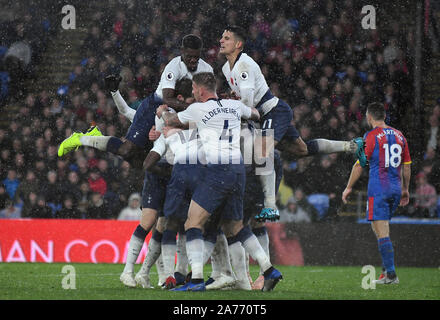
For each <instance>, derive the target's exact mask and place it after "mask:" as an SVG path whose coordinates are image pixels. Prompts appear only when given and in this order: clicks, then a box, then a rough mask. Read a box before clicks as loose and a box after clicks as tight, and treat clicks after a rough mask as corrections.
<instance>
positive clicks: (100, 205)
mask: <svg viewBox="0 0 440 320" xmlns="http://www.w3.org/2000/svg"><path fill="white" fill-rule="evenodd" d="M87 218H88V219H112V218H114V216H113V215H112V210H111V208H110V207H109V206H108V204H107V203H106V202H105V201H104V197H103V196H102V195H101V194H100V193H98V192H94V193H92V195H91V196H90V205H89V208H88V210H87Z"/></svg>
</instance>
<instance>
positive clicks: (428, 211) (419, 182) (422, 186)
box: [414, 172, 437, 218]
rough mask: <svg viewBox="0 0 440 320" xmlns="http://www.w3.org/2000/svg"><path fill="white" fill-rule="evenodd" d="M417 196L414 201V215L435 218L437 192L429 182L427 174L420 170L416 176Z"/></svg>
mask: <svg viewBox="0 0 440 320" xmlns="http://www.w3.org/2000/svg"><path fill="white" fill-rule="evenodd" d="M416 186H417V189H416V198H415V202H414V210H415V212H414V215H416V216H418V217H423V218H433V217H435V216H436V212H435V211H436V209H437V192H436V190H435V188H434V187H433V186H432V185H431V184H429V183H428V180H427V178H426V174H425V173H424V172H420V173H418V174H417V176H416Z"/></svg>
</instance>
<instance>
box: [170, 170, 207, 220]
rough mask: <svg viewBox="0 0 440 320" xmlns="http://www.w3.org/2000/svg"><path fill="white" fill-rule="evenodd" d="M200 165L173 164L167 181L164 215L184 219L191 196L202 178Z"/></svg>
mask: <svg viewBox="0 0 440 320" xmlns="http://www.w3.org/2000/svg"><path fill="white" fill-rule="evenodd" d="M202 170H203V166H202V165H197V164H175V165H174V167H173V172H172V173H171V178H170V181H169V182H168V186H167V191H166V197H165V205H164V208H163V211H164V216H165V217H167V218H168V217H175V218H179V219H182V220H186V218H187V216H188V209H189V204H190V202H191V197H192V195H193V193H194V191H195V190H196V188H197V186H198V185H199V183H200V181H201V179H202V173H203V172H202Z"/></svg>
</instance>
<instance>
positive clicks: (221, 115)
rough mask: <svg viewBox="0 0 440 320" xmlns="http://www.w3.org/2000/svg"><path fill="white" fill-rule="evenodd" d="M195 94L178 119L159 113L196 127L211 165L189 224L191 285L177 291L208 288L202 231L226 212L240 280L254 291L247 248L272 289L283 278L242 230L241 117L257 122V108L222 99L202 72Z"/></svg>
mask: <svg viewBox="0 0 440 320" xmlns="http://www.w3.org/2000/svg"><path fill="white" fill-rule="evenodd" d="M193 95H194V98H195V99H196V101H198V102H197V103H193V104H191V105H190V106H189V107H188V108H187V109H186V110H185V111H182V112H179V113H178V114H177V115H176V114H172V113H169V112H166V111H165V109H161V108H159V109H158V116H159V117H163V118H164V121H165V123H166V125H168V126H174V127H185V126H188V125H189V123H190V122H192V123H195V124H196V126H197V129H198V133H199V135H200V139H201V141H202V145H203V149H204V152H205V156H206V161H207V165H206V166H204V167H203V168H202V171H203V179H202V180H201V181H200V183H199V185H198V186H197V188H196V190H195V192H194V194H193V196H192V200H191V204H190V207H189V212H188V218H187V220H186V222H185V232H186V251H187V255H188V260H189V263H190V265H191V269H192V278H191V281H190V282H189V283H187V284H185V285H184V286H182V287H180V288H176V289H173V290H175V291H204V290H205V283H204V279H203V260H204V259H203V258H204V257H203V252H204V242H203V228H204V225H205V223H206V221H207V220H208V219H209V217H210V216H211V214H213V213H214V212H216V210H217V209H219V208H222V210H221V218H222V221H221V224H222V229H223V232H224V233H225V235H226V237H227V239H228V245H229V252H230V256H231V264H232V266H233V268H234V272H235V274H236V276H237V278H238V281H247V284H248V285H247V288H248V289H250V283H249V280H248V278H247V274H246V265H245V250H246V251H248V252H249V254H250V255H251V256H252V257H253V258H254V259H255V260H256V261H257V262H258V263H259V265H260V267H261V268H262V269H263V270H264V277H265V281H264V282H265V283H264V287H263V291H270V290H272V289H273V288H274V287H275V285H276V284H277V283H278V281H279V280H281V279H282V275H281V273H280V272H279V271H278V270H276V269H275V268H274V267H273V266H272V264H271V263H270V260H269V257H268V256H267V255H266V254H265V252H264V250H263V248H262V247H261V245H260V244H259V242H258V240H257V238H256V237H255V235H254V234H253V233H252V231H251V230H250V229H249V228H248V227H243V195H244V187H245V175H246V174H245V169H244V163H243V158H242V154H241V150H240V128H241V118H242V117H243V118H244V119H251V120H259V114H258V112H257V110H256V109H255V108H252V107H248V106H245V105H244V104H243V103H241V102H240V101H236V100H221V99H218V97H217V94H216V79H215V76H214V74H212V73H199V74H197V75H195V76H194V77H193Z"/></svg>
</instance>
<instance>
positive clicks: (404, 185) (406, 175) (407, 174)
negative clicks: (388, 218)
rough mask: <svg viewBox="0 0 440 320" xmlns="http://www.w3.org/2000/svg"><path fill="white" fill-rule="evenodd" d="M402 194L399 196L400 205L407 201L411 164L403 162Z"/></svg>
mask: <svg viewBox="0 0 440 320" xmlns="http://www.w3.org/2000/svg"><path fill="white" fill-rule="evenodd" d="M401 174H402V179H401V181H402V196H401V198H400V204H399V205H400V206H402V207H404V206H406V205H407V204H408V203H409V180H410V179H411V165H410V164H404V165H403V168H402V171H401Z"/></svg>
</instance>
